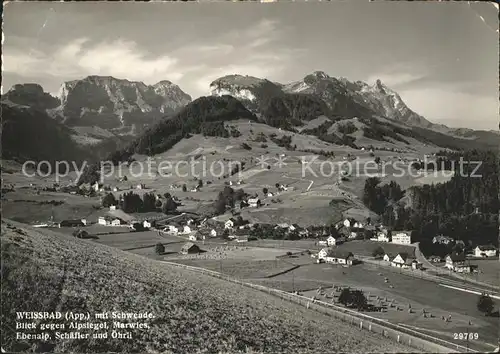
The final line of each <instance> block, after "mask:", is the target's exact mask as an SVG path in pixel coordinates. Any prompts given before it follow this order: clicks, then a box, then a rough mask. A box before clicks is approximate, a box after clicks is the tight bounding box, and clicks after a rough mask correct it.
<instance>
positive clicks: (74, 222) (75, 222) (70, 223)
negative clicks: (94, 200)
mask: <svg viewBox="0 0 500 354" xmlns="http://www.w3.org/2000/svg"><path fill="white" fill-rule="evenodd" d="M86 224H87V221H86V220H85V219H77V220H63V221H61V222H60V223H59V227H81V226H85V225H86Z"/></svg>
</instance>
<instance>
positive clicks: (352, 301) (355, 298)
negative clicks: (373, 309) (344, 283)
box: [339, 288, 368, 310]
mask: <svg viewBox="0 0 500 354" xmlns="http://www.w3.org/2000/svg"><path fill="white" fill-rule="evenodd" d="M339 302H340V303H341V304H343V305H345V306H347V307H355V308H357V309H359V310H362V309H364V308H365V307H366V305H367V303H368V301H367V300H366V297H365V294H363V292H362V291H361V290H350V289H347V288H344V289H342V291H341V292H340V295H339Z"/></svg>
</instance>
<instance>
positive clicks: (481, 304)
mask: <svg viewBox="0 0 500 354" xmlns="http://www.w3.org/2000/svg"><path fill="white" fill-rule="evenodd" d="M493 307H494V303H493V300H492V299H491V297H490V296H489V295H487V294H481V295H480V296H479V300H478V301H477V309H478V310H479V311H481V312H483V313H484V314H485V315H489V314H491V312H492V311H493Z"/></svg>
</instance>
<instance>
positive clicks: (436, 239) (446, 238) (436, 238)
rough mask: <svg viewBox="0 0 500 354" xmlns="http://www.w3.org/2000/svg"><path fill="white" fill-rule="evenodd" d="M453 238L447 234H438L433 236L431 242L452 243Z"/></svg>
mask: <svg viewBox="0 0 500 354" xmlns="http://www.w3.org/2000/svg"><path fill="white" fill-rule="evenodd" d="M454 241H455V240H454V239H453V238H451V237H449V236H443V235H439V236H434V238H433V239H432V243H438V244H441V245H449V244H450V243H453V242H454Z"/></svg>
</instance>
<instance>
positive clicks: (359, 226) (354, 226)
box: [351, 221, 365, 229]
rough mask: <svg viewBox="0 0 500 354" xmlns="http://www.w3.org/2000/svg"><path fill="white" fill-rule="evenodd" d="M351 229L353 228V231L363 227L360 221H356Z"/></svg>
mask: <svg viewBox="0 0 500 354" xmlns="http://www.w3.org/2000/svg"><path fill="white" fill-rule="evenodd" d="M351 227H353V228H355V229H364V228H365V225H364V224H363V223H362V222H360V221H356V222H355V223H354V225H352V226H351Z"/></svg>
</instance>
